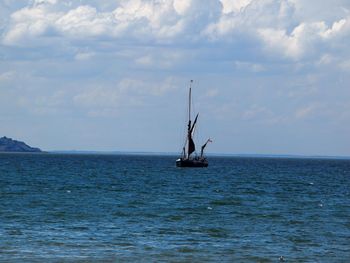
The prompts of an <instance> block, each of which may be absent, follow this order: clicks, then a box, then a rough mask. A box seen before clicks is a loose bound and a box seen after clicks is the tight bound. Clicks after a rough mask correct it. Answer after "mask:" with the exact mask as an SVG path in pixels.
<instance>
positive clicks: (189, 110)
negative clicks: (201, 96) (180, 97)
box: [188, 79, 193, 121]
mask: <svg viewBox="0 0 350 263" xmlns="http://www.w3.org/2000/svg"><path fill="white" fill-rule="evenodd" d="M192 83H193V80H192V79H191V82H190V92H189V94H188V120H189V121H191V90H192Z"/></svg>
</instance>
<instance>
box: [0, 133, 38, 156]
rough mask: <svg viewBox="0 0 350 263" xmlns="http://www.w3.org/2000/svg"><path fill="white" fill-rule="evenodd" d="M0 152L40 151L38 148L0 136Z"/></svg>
mask: <svg viewBox="0 0 350 263" xmlns="http://www.w3.org/2000/svg"><path fill="white" fill-rule="evenodd" d="M0 152H42V151H41V150H40V149H39V148H33V147H30V146H29V145H27V144H25V143H24V142H21V141H16V140H13V139H11V138H7V137H6V136H4V137H2V138H0Z"/></svg>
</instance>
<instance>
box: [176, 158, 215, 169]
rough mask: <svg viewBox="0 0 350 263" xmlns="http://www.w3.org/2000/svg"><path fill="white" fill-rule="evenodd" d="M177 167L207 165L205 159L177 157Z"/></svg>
mask: <svg viewBox="0 0 350 263" xmlns="http://www.w3.org/2000/svg"><path fill="white" fill-rule="evenodd" d="M176 166H177V167H208V162H207V160H205V159H203V160H189V159H182V158H180V159H177V160H176Z"/></svg>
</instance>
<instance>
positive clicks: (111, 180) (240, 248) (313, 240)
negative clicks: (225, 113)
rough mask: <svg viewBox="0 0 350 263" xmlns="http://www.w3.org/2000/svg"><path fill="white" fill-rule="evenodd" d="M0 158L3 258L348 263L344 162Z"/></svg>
mask: <svg viewBox="0 0 350 263" xmlns="http://www.w3.org/2000/svg"><path fill="white" fill-rule="evenodd" d="M175 158H176V157H174V156H137V155H68V154H65V155H63V154H62V155H55V154H0V261H1V262H280V257H281V256H282V257H283V259H284V261H285V262H350V160H331V159H283V158H239V157H212V158H210V166H209V167H208V168H197V169H189V168H187V169H186V168H176V167H175Z"/></svg>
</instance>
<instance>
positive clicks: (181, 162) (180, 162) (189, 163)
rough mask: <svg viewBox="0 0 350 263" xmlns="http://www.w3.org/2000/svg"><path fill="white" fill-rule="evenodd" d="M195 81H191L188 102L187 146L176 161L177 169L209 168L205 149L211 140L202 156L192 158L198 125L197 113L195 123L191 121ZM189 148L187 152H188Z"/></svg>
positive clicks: (202, 151)
mask: <svg viewBox="0 0 350 263" xmlns="http://www.w3.org/2000/svg"><path fill="white" fill-rule="evenodd" d="M192 83H193V80H191V83H190V90H189V95H188V98H189V101H188V126H187V138H186V141H185V145H184V147H183V149H182V154H181V157H180V158H179V159H177V160H176V166H177V167H208V160H207V159H206V158H205V156H204V149H205V147H206V146H207V144H208V143H209V142H211V140H210V139H208V140H207V141H206V143H205V144H203V146H202V147H201V154H200V156H194V157H193V156H191V155H192V154H193V153H194V152H195V150H196V146H195V144H194V141H193V132H194V129H195V126H196V123H197V119H198V115H199V113H197V115H196V118H195V119H194V121H193V124H192V121H191V88H192ZM186 146H187V147H186ZM186 148H187V151H186Z"/></svg>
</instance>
